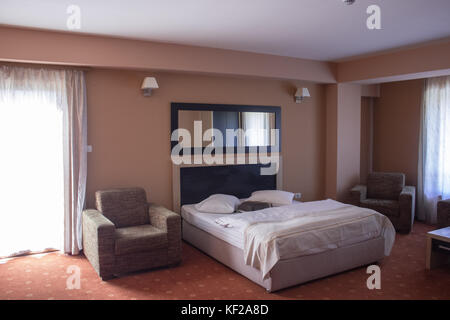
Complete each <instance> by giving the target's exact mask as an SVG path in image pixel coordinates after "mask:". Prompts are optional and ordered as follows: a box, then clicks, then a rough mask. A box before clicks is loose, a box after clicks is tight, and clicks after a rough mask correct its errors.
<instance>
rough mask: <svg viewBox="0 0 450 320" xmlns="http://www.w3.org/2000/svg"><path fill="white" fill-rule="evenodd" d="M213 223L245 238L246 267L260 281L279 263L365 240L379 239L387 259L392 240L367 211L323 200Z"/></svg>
mask: <svg viewBox="0 0 450 320" xmlns="http://www.w3.org/2000/svg"><path fill="white" fill-rule="evenodd" d="M216 223H218V224H219V225H221V226H223V227H226V228H239V229H242V230H243V233H244V257H245V262H246V264H247V265H251V266H253V267H255V268H257V269H260V270H261V272H262V276H263V278H264V279H265V278H267V277H268V276H269V272H270V270H271V269H272V268H273V266H274V265H275V264H276V263H277V261H278V260H280V259H289V258H294V257H299V256H302V255H308V254H315V253H319V252H323V251H326V250H331V249H336V248H339V247H341V246H347V245H351V244H354V243H358V242H362V241H365V240H369V239H373V238H377V237H380V236H381V237H383V238H384V240H385V255H386V256H387V255H389V254H390V252H391V249H392V246H393V244H394V240H395V229H394V227H393V226H392V223H391V222H390V221H389V219H388V218H387V217H386V216H384V215H382V214H380V213H378V212H376V211H374V210H371V209H366V208H360V207H356V206H352V205H347V204H343V203H340V202H338V201H334V200H330V199H328V200H322V201H312V202H303V203H298V204H292V205H289V206H282V207H274V208H267V209H264V210H259V211H253V212H245V213H238V214H232V215H228V216H225V217H221V218H219V219H217V220H216Z"/></svg>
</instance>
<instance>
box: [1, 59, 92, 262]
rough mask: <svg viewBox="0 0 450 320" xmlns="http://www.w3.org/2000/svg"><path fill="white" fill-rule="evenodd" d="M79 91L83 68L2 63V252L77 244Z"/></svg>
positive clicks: (81, 183)
mask: <svg viewBox="0 0 450 320" xmlns="http://www.w3.org/2000/svg"><path fill="white" fill-rule="evenodd" d="M81 88H83V89H81ZM84 95H85V90H84V75H83V72H82V71H79V70H55V69H43V68H24V67H16V66H9V65H8V66H1V67H0V148H1V150H2V154H1V156H0V256H10V255H14V254H19V253H24V252H33V251H42V250H45V249H50V248H52V249H63V248H64V249H65V251H66V252H68V253H73V254H76V253H78V252H79V249H81V240H80V241H77V240H78V239H81V233H80V232H81V230H80V229H79V227H78V226H79V225H80V224H79V219H80V217H81V210H82V207H83V204H84V188H85V181H86V177H85V171H86V159H85V158H86V156H85V148H84V149H83V148H80V146H81V145H83V144H85V143H86V138H85V133H86V119H85V109H86V108H85V105H86V101H85V97H84ZM80 97H81V98H80ZM80 110H81V111H80ZM80 113H81V116H80ZM80 118H81V120H80ZM79 128H83V129H82V130H80V129H79ZM80 132H84V134H80ZM73 176H77V179H73ZM74 180H75V184H76V187H75V188H73V185H74V182H73V181H74ZM73 190H76V191H75V192H73ZM73 202H75V203H76V205H72V203H73ZM69 221H74V222H75V223H73V225H74V226H76V227H74V228H72V226H70V224H68V222H69ZM72 239H76V241H75V242H76V243H75V244H72V243H71V242H70V241H71V240H72Z"/></svg>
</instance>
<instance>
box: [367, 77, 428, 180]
mask: <svg viewBox="0 0 450 320" xmlns="http://www.w3.org/2000/svg"><path fill="white" fill-rule="evenodd" d="M423 85H424V80H423V79H419V80H410V81H400V82H391V83H384V84H382V85H381V97H380V98H379V99H376V102H375V106H374V156H373V157H374V158H373V166H374V171H397V172H403V173H405V174H406V183H407V184H410V185H414V186H416V185H417V159H418V148H419V145H418V144H419V133H420V109H421V104H422V91H423Z"/></svg>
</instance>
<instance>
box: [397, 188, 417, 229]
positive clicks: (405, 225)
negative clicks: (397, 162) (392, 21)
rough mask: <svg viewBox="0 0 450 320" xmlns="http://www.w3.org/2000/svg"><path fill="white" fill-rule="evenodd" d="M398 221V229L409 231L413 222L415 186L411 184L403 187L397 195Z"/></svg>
mask: <svg viewBox="0 0 450 320" xmlns="http://www.w3.org/2000/svg"><path fill="white" fill-rule="evenodd" d="M398 201H399V210H400V217H399V218H400V221H399V228H398V229H399V231H400V232H407V233H409V232H410V231H411V229H412V225H413V223H414V215H415V207H416V188H415V187H413V186H405V187H403V190H402V192H401V193H400V196H399V199H398Z"/></svg>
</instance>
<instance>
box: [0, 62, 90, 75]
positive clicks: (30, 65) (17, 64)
mask: <svg viewBox="0 0 450 320" xmlns="http://www.w3.org/2000/svg"><path fill="white" fill-rule="evenodd" d="M0 65H8V66H14V67H24V68H36V69H38V68H47V69H57V70H61V69H63V70H68V69H74V70H82V71H86V72H88V71H90V70H92V68H91V67H86V66H73V65H61V64H45V63H32V62H31V63H26V62H11V61H0Z"/></svg>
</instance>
